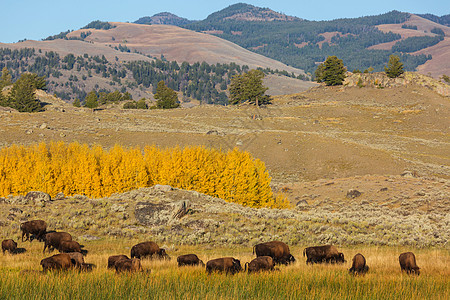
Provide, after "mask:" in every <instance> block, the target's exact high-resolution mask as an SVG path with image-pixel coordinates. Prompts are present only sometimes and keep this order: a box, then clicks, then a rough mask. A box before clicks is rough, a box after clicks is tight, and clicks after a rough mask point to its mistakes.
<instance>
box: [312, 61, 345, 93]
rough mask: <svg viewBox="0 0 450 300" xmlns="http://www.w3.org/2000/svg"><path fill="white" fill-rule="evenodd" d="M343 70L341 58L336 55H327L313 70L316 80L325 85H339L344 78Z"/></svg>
mask: <svg viewBox="0 0 450 300" xmlns="http://www.w3.org/2000/svg"><path fill="white" fill-rule="evenodd" d="M345 72H347V69H346V68H345V67H344V62H343V61H342V59H339V58H337V57H336V56H328V58H327V59H326V60H325V62H324V63H322V64H320V65H319V66H318V67H317V69H316V72H315V76H316V81H317V82H325V84H326V85H331V86H334V85H341V84H342V83H343V82H344V79H345V77H346V76H345Z"/></svg>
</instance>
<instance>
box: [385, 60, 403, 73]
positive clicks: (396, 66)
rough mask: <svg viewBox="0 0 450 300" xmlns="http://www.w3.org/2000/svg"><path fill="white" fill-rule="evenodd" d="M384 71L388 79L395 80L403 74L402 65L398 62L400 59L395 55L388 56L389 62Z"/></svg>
mask: <svg viewBox="0 0 450 300" xmlns="http://www.w3.org/2000/svg"><path fill="white" fill-rule="evenodd" d="M384 71H385V72H386V75H387V76H388V77H389V78H396V77H398V76H400V75H402V74H403V73H404V71H403V63H402V62H401V61H400V57H398V56H397V55H391V56H389V62H388V65H387V67H384Z"/></svg>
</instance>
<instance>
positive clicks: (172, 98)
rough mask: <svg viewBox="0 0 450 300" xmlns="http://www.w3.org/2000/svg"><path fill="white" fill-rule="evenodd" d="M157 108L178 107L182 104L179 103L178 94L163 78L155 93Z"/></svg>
mask: <svg viewBox="0 0 450 300" xmlns="http://www.w3.org/2000/svg"><path fill="white" fill-rule="evenodd" d="M155 99H156V100H157V101H156V108H162V109H168V108H177V107H179V106H180V104H179V103H178V95H177V93H176V92H175V91H174V90H172V89H171V88H169V87H167V86H166V84H165V83H164V81H163V80H161V81H160V82H158V85H157V87H156V93H155Z"/></svg>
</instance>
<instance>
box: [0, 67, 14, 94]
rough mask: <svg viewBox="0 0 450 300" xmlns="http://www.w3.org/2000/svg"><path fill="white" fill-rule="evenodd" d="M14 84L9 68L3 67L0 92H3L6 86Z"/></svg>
mask: <svg viewBox="0 0 450 300" xmlns="http://www.w3.org/2000/svg"><path fill="white" fill-rule="evenodd" d="M11 84H12V76H11V74H10V73H9V70H8V68H7V67H3V70H2V77H1V78H0V90H2V89H3V88H4V87H5V86H8V85H11Z"/></svg>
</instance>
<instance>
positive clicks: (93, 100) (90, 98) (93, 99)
mask: <svg viewBox="0 0 450 300" xmlns="http://www.w3.org/2000/svg"><path fill="white" fill-rule="evenodd" d="M84 106H85V107H88V108H96V107H97V106H98V99H97V94H96V93H95V91H90V92H89V94H88V95H87V96H86V99H85V103H84Z"/></svg>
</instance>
